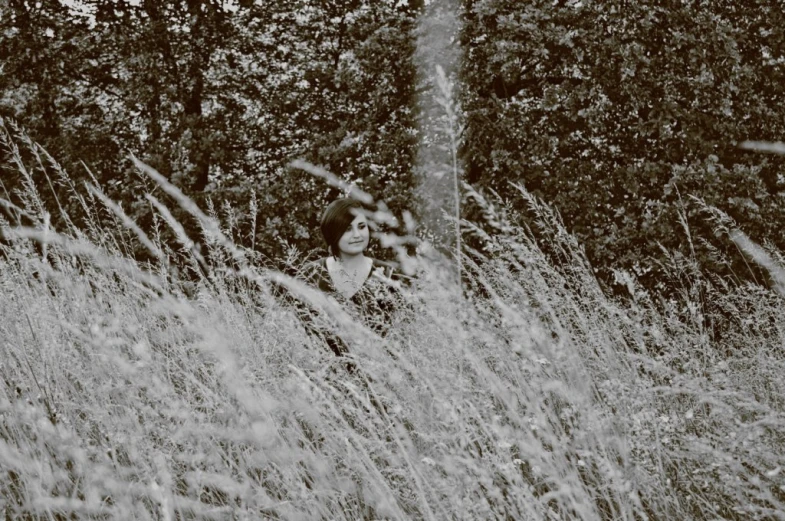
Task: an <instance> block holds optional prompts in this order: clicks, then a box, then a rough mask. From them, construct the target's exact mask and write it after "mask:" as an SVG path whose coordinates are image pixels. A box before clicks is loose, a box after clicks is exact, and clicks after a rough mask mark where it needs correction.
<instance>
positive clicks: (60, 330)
mask: <svg viewBox="0 0 785 521" xmlns="http://www.w3.org/2000/svg"><path fill="white" fill-rule="evenodd" d="M2 139H4V140H5V147H6V148H7V149H8V151H9V153H11V155H12V157H13V158H15V159H16V161H17V167H18V168H20V169H24V171H23V172H22V174H23V175H25V176H29V180H28V182H27V183H26V184H25V192H24V193H20V194H16V195H15V196H16V197H17V198H18V200H19V201H23V203H22V204H21V207H19V208H18V210H15V211H10V212H9V215H10V216H12V217H11V218H10V219H7V220H6V221H5V222H3V223H2V230H3V235H4V236H5V238H6V240H5V242H4V243H3V245H2V253H1V254H0V288H1V290H0V291H2V295H3V298H2V299H0V317H1V318H2V320H0V349H1V350H2V355H0V377H1V378H2V383H0V469H1V470H0V472H2V479H0V508H2V511H3V512H4V514H5V516H6V518H7V519H113V518H117V519H166V520H173V519H286V520H290V519H291V520H297V519H301V520H309V521H310V520H318V519H347V520H349V519H351V520H356V519H396V520H398V519H428V520H442V519H461V520H463V519H478V520H480V519H481V520H486V519H505V520H507V519H515V520H518V519H533V520H537V519H582V520H589V519H630V520H633V519H722V518H724V519H782V518H784V517H785V515H783V511H785V477H783V472H782V467H783V466H785V421H784V420H785V418H784V416H783V412H785V403H784V400H783V397H785V383H783V378H782V375H783V374H785V363H784V362H783V359H784V358H785V356H783V345H784V342H783V340H785V318H784V316H783V313H782V309H783V297H782V296H781V295H780V294H779V293H777V292H776V291H769V290H767V289H765V288H761V287H758V286H751V285H732V284H730V283H721V281H720V282H710V279H708V278H701V277H697V276H695V277H693V278H691V279H690V281H689V283H688V287H685V288H684V292H683V298H682V299H681V300H670V301H661V300H658V299H657V298H656V296H654V295H651V294H649V293H647V292H646V291H645V290H644V289H642V288H641V287H639V286H638V285H637V284H636V282H635V280H634V278H633V277H631V276H630V275H628V274H625V273H622V272H620V273H619V274H618V277H619V280H620V281H622V282H623V283H624V284H625V285H626V287H627V288H628V292H629V295H628V296H627V297H626V298H624V299H615V298H611V297H609V296H608V295H606V294H605V293H604V292H603V291H602V289H601V288H600V286H599V285H598V284H597V281H596V280H595V278H594V276H593V274H592V270H591V267H590V265H589V264H588V262H587V261H586V259H585V257H584V255H583V253H582V251H581V249H580V248H579V246H578V245H577V244H576V242H575V241H574V239H573V238H572V237H571V236H570V235H569V234H568V233H567V232H566V231H565V230H564V228H563V226H562V224H561V223H560V221H559V219H558V216H556V215H555V214H554V213H553V212H552V211H550V210H549V209H548V208H547V206H545V205H543V204H542V203H541V202H539V201H537V200H536V199H535V198H534V197H532V196H531V195H530V194H528V193H526V192H525V190H523V189H522V188H520V197H521V199H520V201H519V202H520V203H521V204H526V205H528V206H529V208H530V209H531V210H532V211H534V212H535V213H536V214H537V215H538V216H539V225H540V227H541V232H542V233H541V234H540V235H543V236H545V237H547V238H548V239H547V240H548V243H547V246H548V253H547V254H546V253H545V252H543V249H542V248H541V247H540V245H541V244H542V243H538V242H537V241H535V240H534V239H533V238H532V235H531V234H530V233H529V232H528V231H527V230H526V229H524V228H522V227H520V226H518V225H516V224H515V219H514V218H513V217H514V216H512V215H510V211H511V210H510V209H509V208H507V209H504V211H503V209H502V208H501V207H500V205H499V203H498V202H496V201H489V200H486V199H485V198H484V197H483V196H482V195H481V194H479V193H477V192H475V191H474V190H472V188H471V187H469V186H466V187H465V191H466V193H467V194H468V197H469V198H471V199H472V201H473V203H472V204H479V205H480V206H481V207H482V209H483V214H484V216H485V218H484V220H483V221H482V222H475V223H471V222H464V223H463V224H462V228H463V230H464V233H467V234H473V235H474V237H475V238H479V240H480V242H481V243H482V244H483V248H482V249H480V250H471V249H470V248H469V247H468V246H465V247H464V251H463V269H464V270H465V272H464V276H463V279H464V281H465V284H466V287H465V291H464V292H463V295H462V296H461V297H460V298H456V292H455V291H454V289H452V287H451V284H454V277H451V276H450V275H449V274H446V273H444V272H443V271H442V268H441V267H440V266H442V264H441V263H440V262H438V259H437V260H432V259H431V258H430V257H429V256H428V255H424V256H423V258H422V259H419V260H418V262H417V266H416V272H417V279H416V282H415V283H414V284H413V286H412V287H411V288H409V289H406V290H404V293H405V295H406V298H407V299H409V301H410V307H411V309H413V312H411V313H409V315H408V316H407V317H405V320H401V321H400V323H398V324H397V326H396V327H395V328H394V329H393V331H392V332H391V333H390V335H389V336H388V337H386V338H384V339H382V338H379V337H377V336H375V335H374V334H373V333H372V332H371V331H369V330H367V329H366V328H365V327H363V326H362V325H361V324H359V323H356V322H353V321H352V319H351V317H350V316H349V315H347V314H346V313H344V312H343V311H342V310H340V309H339V308H338V307H337V306H336V305H335V303H334V302H333V301H331V300H330V299H327V298H325V297H324V296H323V295H320V294H318V293H317V292H315V291H313V290H310V289H309V288H308V287H305V286H303V285H301V284H298V283H297V281H295V280H292V279H289V278H288V277H286V276H285V275H282V274H279V273H276V272H274V271H272V270H270V269H268V268H266V267H264V266H261V265H258V264H257V263H256V262H254V259H255V256H254V254H253V253H252V252H248V251H245V250H243V248H242V247H240V246H237V245H235V244H233V243H231V242H230V241H228V239H226V237H227V236H228V235H229V234H227V233H226V230H225V229H223V228H222V225H221V224H220V223H219V222H218V221H217V220H216V219H215V218H214V216H210V215H209V214H208V215H205V214H203V213H201V210H199V209H198V208H196V207H195V206H192V205H191V206H189V203H188V201H186V200H184V199H182V198H181V196H180V194H179V193H177V192H176V189H174V188H173V187H170V186H168V185H166V183H165V181H164V180H162V179H158V178H157V180H158V181H159V182H160V183H161V185H162V186H163V188H164V189H165V191H168V193H169V195H170V196H171V197H173V199H174V200H176V201H179V204H181V205H183V206H184V208H185V209H186V210H187V211H189V212H191V214H192V215H194V216H195V218H197V219H198V220H199V222H200V223H201V224H202V226H203V230H204V237H206V240H207V248H208V250H209V253H210V254H209V255H205V256H203V257H202V256H200V255H199V252H198V250H197V249H195V248H194V247H193V244H192V243H191V242H189V241H190V240H189V239H188V238H187V237H186V236H184V235H183V230H182V229H181V227H178V225H177V223H176V220H174V218H173V217H172V216H171V212H168V211H167V210H166V209H165V206H163V204H155V205H154V207H155V208H156V211H157V212H158V218H159V223H160V224H161V225H166V226H170V227H172V228H173V229H174V232H175V233H174V237H175V241H174V242H172V243H167V241H165V240H163V239H162V238H161V237H162V235H163V234H160V233H158V234H153V236H152V237H148V236H145V235H144V234H143V232H142V231H141V230H139V229H137V228H134V225H132V224H131V223H130V222H129V219H128V218H127V217H126V216H124V215H123V214H122V212H121V210H120V209H119V207H116V205H112V204H111V202H109V201H108V200H107V199H106V198H105V197H103V196H101V194H100V190H99V189H98V188H97V184H96V185H95V186H93V187H92V188H90V189H89V190H88V189H85V190H82V189H81V188H79V187H77V186H75V185H74V184H73V183H71V184H70V185H67V186H70V187H71V190H72V191H71V196H70V197H71V198H73V199H74V200H75V201H79V202H80V205H83V206H82V208H83V210H84V211H83V212H82V213H83V214H84V215H85V217H84V218H85V223H84V225H80V226H77V225H75V224H73V223H74V221H75V219H61V220H60V221H61V222H65V223H70V224H69V225H67V226H63V229H61V230H59V232H55V231H54V230H52V229H50V228H48V227H47V224H46V223H47V222H48V220H47V218H46V217H45V216H46V215H47V213H46V212H47V211H49V210H47V209H46V208H45V205H44V203H43V202H42V198H41V197H40V196H38V194H36V193H35V186H36V184H35V183H34V182H33V181H34V180H33V178H32V174H30V173H29V172H31V171H32V168H28V167H25V166H24V165H25V162H24V161H23V159H22V154H20V152H19V150H18V149H16V148H14V146H15V144H16V141H15V138H14V137H13V136H12V135H11V133H10V132H9V131H7V130H5V129H4V131H3V135H2ZM21 146H22V147H28V152H30V151H34V152H38V153H37V154H26V155H27V156H29V157H30V158H32V159H31V160H32V161H40V163H38V164H37V166H36V167H35V169H36V171H37V172H39V174H40V175H43V173H44V172H53V171H54V172H58V170H57V168H56V166H55V164H54V163H52V162H51V161H48V160H47V159H42V158H44V157H45V156H43V155H42V154H41V152H40V150H38V148H37V147H36V146H35V145H34V144H32V143H30V142H28V143H21ZM139 167H140V168H141V169H142V170H144V171H146V172H147V174H149V175H152V176H153V177H155V175H154V172H151V171H149V169H146V168H145V167H144V166H143V165H141V164H140V165H139ZM57 175H61V176H64V177H63V178H62V180H61V181H60V182H62V183H65V182H66V181H65V180H66V179H67V177H65V176H66V174H65V173H62V172H61V173H60V174H57ZM151 200H152V199H151ZM156 201H157V200H156ZM5 206H7V207H9V208H12V206H11V205H10V203H8V202H7V203H5ZM58 211H59V210H58ZM14 212H16V213H14ZM17 215H19V216H21V215H27V216H28V217H26V218H25V219H27V221H28V222H27V224H28V225H30V226H28V227H27V228H20V227H19V226H18V225H17V224H18V223H16V222H12V221H15V217H13V216H17ZM129 230H130V231H129ZM33 241H38V242H33ZM40 241H45V242H46V244H47V245H48V247H47V251H46V255H45V256H44V255H42V252H41V249H40V248H39V247H36V244H40ZM131 243H134V244H141V245H143V246H144V247H146V248H147V249H148V250H150V251H151V252H152V254H153V255H152V256H153V260H152V261H150V262H146V263H143V264H142V263H138V262H136V261H134V260H132V259H131V258H130V257H129V256H128V254H127V252H128V251H131V250H133V248H134V246H133V244H131ZM174 258H179V259H181V260H183V259H185V260H184V262H186V263H188V262H190V263H192V264H191V265H192V268H193V269H192V270H191V271H192V272H193V274H194V275H193V276H189V277H187V279H186V278H185V277H184V276H182V275H179V274H182V273H185V271H183V270H181V271H180V272H176V271H174V270H173V268H172V265H171V262H170V261H168V260H167V259H174ZM557 258H558V261H555V260H554V259H557ZM289 260H290V262H291V263H293V264H297V262H299V260H298V259H297V258H292V259H289ZM178 273H179V274H178ZM194 281H195V282H194ZM273 283H277V284H284V285H287V286H288V287H290V288H291V289H292V291H296V292H298V293H299V294H300V295H301V296H302V298H305V299H309V300H311V301H312V302H313V304H314V306H316V307H319V308H321V309H323V310H324V311H325V312H326V313H327V314H328V315H329V316H330V317H331V322H332V323H333V324H334V325H335V326H336V327H337V328H339V329H340V331H341V334H342V335H344V336H345V337H346V338H347V339H348V342H349V345H350V350H351V354H350V356H351V357H352V360H353V362H354V363H355V365H356V367H357V370H356V371H354V372H351V373H349V372H347V371H346V370H345V369H344V366H343V364H342V363H340V361H339V360H338V359H337V358H336V357H335V356H334V355H332V354H331V353H330V352H329V350H328V349H327V348H326V347H325V346H324V345H323V344H322V342H321V341H320V340H319V339H317V338H315V337H312V336H309V335H308V334H307V333H306V330H305V329H304V328H303V326H302V325H301V324H300V322H299V321H298V319H297V318H296V315H295V313H294V312H293V310H292V309H291V307H290V306H288V305H287V303H286V302H285V301H282V300H280V299H277V298H275V297H274V294H273V293H272V292H271V289H270V288H271V287H272V284H273Z"/></svg>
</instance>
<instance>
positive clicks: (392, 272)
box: [371, 259, 412, 282]
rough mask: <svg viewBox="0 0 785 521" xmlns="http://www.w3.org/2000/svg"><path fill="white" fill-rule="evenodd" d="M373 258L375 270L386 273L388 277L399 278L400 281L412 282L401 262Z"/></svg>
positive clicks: (382, 273)
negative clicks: (403, 269)
mask: <svg viewBox="0 0 785 521" xmlns="http://www.w3.org/2000/svg"><path fill="white" fill-rule="evenodd" d="M371 260H372V261H373V271H374V272H376V273H379V274H381V275H384V276H385V277H386V278H388V279H392V280H397V281H400V282H410V281H411V279H412V278H411V277H409V276H407V275H405V274H404V273H403V271H402V270H401V266H400V264H399V263H397V262H393V261H383V260H379V259H371Z"/></svg>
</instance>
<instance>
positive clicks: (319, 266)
mask: <svg viewBox="0 0 785 521" xmlns="http://www.w3.org/2000/svg"><path fill="white" fill-rule="evenodd" d="M371 260H372V261H373V266H372V268H371V271H370V273H369V274H368V277H367V278H366V279H365V280H364V281H363V283H362V285H361V286H360V288H359V289H358V290H357V292H356V293H355V294H354V295H352V297H351V298H348V299H347V298H346V297H345V296H344V295H343V294H342V293H340V292H339V291H337V290H336V289H335V286H334V285H333V282H332V278H331V277H330V273H329V271H328V270H327V258H322V259H319V260H317V261H314V262H311V263H308V264H306V265H305V266H304V267H303V268H302V269H301V270H300V272H299V273H298V274H297V276H298V278H300V279H302V280H304V281H305V282H307V283H309V284H310V285H312V286H314V287H316V288H319V289H320V290H322V291H323V292H324V293H326V294H328V295H331V296H332V297H334V298H335V299H336V300H337V301H338V302H339V303H341V304H342V305H343V306H344V309H345V310H346V311H347V312H348V313H349V314H350V315H351V316H353V317H354V318H356V319H358V320H360V321H361V322H362V323H363V324H365V325H366V326H367V327H368V328H370V329H371V330H372V331H374V332H376V333H377V334H378V335H380V336H382V337H384V336H386V335H387V333H388V331H389V329H390V326H391V325H392V322H393V320H394V318H395V316H396V314H397V313H398V312H400V311H401V310H403V309H404V308H406V306H405V305H404V302H403V298H402V295H401V292H400V289H399V286H398V285H399V284H400V283H401V282H405V279H407V277H404V276H402V275H400V274H399V273H398V272H397V271H396V270H395V267H394V265H393V264H391V263H388V262H384V261H380V260H378V259H371ZM296 307H297V309H298V315H299V316H300V319H301V320H302V322H303V324H304V325H305V327H306V329H307V330H308V332H309V333H310V334H312V335H315V336H317V337H319V338H322V339H323V340H324V341H325V342H326V344H327V345H328V346H329V347H330V349H331V350H332V351H333V353H335V354H336V355H338V356H341V355H344V354H346V353H348V352H349V348H348V346H347V345H346V343H345V342H344V341H343V340H342V339H341V338H340V337H339V336H338V335H336V334H335V333H334V332H333V331H331V330H330V329H331V328H330V327H329V326H328V325H327V324H326V322H325V321H323V320H319V319H320V318H321V317H319V315H318V313H317V312H316V311H315V310H313V309H312V308H311V306H309V305H307V304H306V303H304V302H302V301H298V302H297V303H296Z"/></svg>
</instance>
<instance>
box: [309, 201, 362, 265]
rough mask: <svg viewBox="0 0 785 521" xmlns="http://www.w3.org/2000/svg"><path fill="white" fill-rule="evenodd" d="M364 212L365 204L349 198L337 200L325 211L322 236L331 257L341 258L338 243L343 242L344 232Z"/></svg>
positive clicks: (322, 221) (321, 225) (321, 226)
mask: <svg viewBox="0 0 785 521" xmlns="http://www.w3.org/2000/svg"><path fill="white" fill-rule="evenodd" d="M362 210H364V208H363V204H362V203H361V202H360V201H358V200H357V199H351V198H349V197H342V198H340V199H336V200H335V201H333V202H331V203H330V204H329V205H327V208H325V209H324V213H323V214H322V219H321V222H320V224H319V226H320V228H321V229H322V235H323V236H324V241H325V242H326V243H327V249H328V250H329V251H330V255H332V256H334V257H338V256H339V253H340V252H339V251H338V241H340V240H341V237H342V236H343V234H344V232H346V230H347V228H349V226H350V225H351V224H352V221H353V220H354V218H355V217H357V216H358V215H359V214H360V213H361V212H362Z"/></svg>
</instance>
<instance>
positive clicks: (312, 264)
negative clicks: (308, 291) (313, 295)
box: [297, 257, 329, 290]
mask: <svg viewBox="0 0 785 521" xmlns="http://www.w3.org/2000/svg"><path fill="white" fill-rule="evenodd" d="M328 276H329V275H328V272H327V257H322V258H321V259H316V260H312V261H308V262H306V263H305V264H303V265H302V266H301V267H300V268H299V269H298V270H297V277H299V278H300V279H302V280H305V281H306V282H310V283H311V284H313V285H315V286H317V287H319V288H320V289H324V290H327V289H329V281H328V280H327V278H328Z"/></svg>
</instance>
